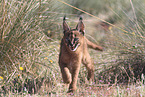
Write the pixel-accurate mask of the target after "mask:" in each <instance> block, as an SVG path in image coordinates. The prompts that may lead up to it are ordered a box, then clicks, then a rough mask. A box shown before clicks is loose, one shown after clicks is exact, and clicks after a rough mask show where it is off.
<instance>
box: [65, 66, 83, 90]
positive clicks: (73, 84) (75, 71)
mask: <svg viewBox="0 0 145 97" xmlns="http://www.w3.org/2000/svg"><path fill="white" fill-rule="evenodd" d="M80 65H81V64H80V63H79V64H78V63H77V64H73V65H72V68H71V76H72V82H71V84H70V86H69V91H68V92H74V91H76V89H77V86H76V85H77V79H78V75H79V70H80Z"/></svg>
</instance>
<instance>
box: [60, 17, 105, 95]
mask: <svg viewBox="0 0 145 97" xmlns="http://www.w3.org/2000/svg"><path fill="white" fill-rule="evenodd" d="M63 30H64V31H63V33H64V36H63V38H62V40H61V45H60V54H59V66H60V69H61V73H62V78H63V81H64V83H66V84H69V90H68V92H73V91H75V90H76V89H77V87H76V84H77V79H78V74H79V70H80V66H81V63H83V64H84V65H85V66H86V68H87V70H88V76H87V78H88V80H93V79H94V65H93V62H92V61H91V57H90V55H89V53H88V48H87V47H90V48H93V49H95V50H100V51H102V50H103V49H102V47H100V46H97V45H96V44H94V43H92V42H90V41H89V40H88V39H87V38H86V37H85V36H84V34H85V30H84V24H83V21H82V17H80V20H79V23H78V24H77V26H76V28H75V29H70V28H69V26H68V25H67V23H66V19H65V17H64V18H63Z"/></svg>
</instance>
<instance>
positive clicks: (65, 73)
mask: <svg viewBox="0 0 145 97" xmlns="http://www.w3.org/2000/svg"><path fill="white" fill-rule="evenodd" d="M59 66H60V69H61V74H62V78H63V81H64V83H66V84H70V83H71V81H72V79H71V74H70V71H69V69H68V67H67V66H65V64H62V63H60V64H59Z"/></svg>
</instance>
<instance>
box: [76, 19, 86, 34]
mask: <svg viewBox="0 0 145 97" xmlns="http://www.w3.org/2000/svg"><path fill="white" fill-rule="evenodd" d="M76 29H77V30H78V31H79V32H80V33H81V34H83V35H84V34H85V26H84V23H83V18H82V17H80V19H79V23H78V24H77V26H76Z"/></svg>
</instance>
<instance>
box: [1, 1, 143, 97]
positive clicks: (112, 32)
mask: <svg viewBox="0 0 145 97" xmlns="http://www.w3.org/2000/svg"><path fill="white" fill-rule="evenodd" d="M65 2H67V3H69V4H71V5H73V6H75V7H77V8H80V9H82V10H84V11H87V12H89V13H91V14H93V15H95V16H97V17H99V18H101V19H104V20H106V21H107V22H109V23H112V24H113V25H115V26H110V25H109V24H107V23H105V22H102V21H100V20H98V19H96V18H92V17H90V16H89V15H87V14H84V13H82V12H80V11H78V10H75V9H73V8H71V7H69V6H67V5H65V4H62V3H60V2H59V1H57V0H13V1H11V0H7V1H6V0H2V1H0V6H1V7H0V94H1V96H30V95H32V96H71V95H74V96H134V95H135V96H144V95H145V87H144V73H145V67H144V64H145V61H144V59H145V57H144V52H145V50H144V48H145V42H144V40H145V35H144V34H145V33H144V30H145V29H144V26H145V25H144V21H145V17H144V16H145V15H144V10H145V1H144V0H101V1H100V0H90V1H88V0H76V1H74V0H65ZM64 15H67V17H68V18H69V19H68V24H69V25H71V27H74V26H75V25H76V24H77V22H78V18H77V17H78V16H79V15H82V16H83V17H84V22H85V25H86V37H87V38H88V39H89V40H91V41H93V42H95V43H96V44H99V45H102V46H103V47H104V49H105V50H104V51H103V52H98V51H94V50H89V51H90V54H91V57H92V58H93V60H94V65H95V82H93V83H92V84H89V83H88V82H87V79H86V74H87V72H86V69H85V68H84V67H83V65H82V68H81V70H80V74H79V79H78V90H77V92H76V93H75V94H66V92H67V86H65V85H63V84H62V83H63V82H62V78H61V74H60V70H59V66H58V54H59V43H60V40H61V37H62V35H63V34H62V28H61V23H62V17H63V16H64ZM118 28H119V29H118Z"/></svg>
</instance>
